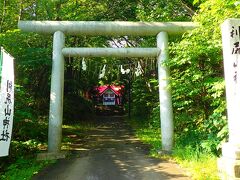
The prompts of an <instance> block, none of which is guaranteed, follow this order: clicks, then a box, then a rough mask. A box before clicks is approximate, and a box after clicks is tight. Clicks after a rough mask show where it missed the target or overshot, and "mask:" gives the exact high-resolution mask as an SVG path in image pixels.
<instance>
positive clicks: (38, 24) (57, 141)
mask: <svg viewBox="0 0 240 180" xmlns="http://www.w3.org/2000/svg"><path fill="white" fill-rule="evenodd" d="M18 27H19V29H21V30H22V31H26V32H36V33H41V34H54V37H53V55H52V58H53V62H52V63H53V64H52V77H51V94H50V111H49V129H48V152H49V153H56V154H57V153H59V152H60V151H61V140H62V115H63V92H64V90H63V88H64V56H66V57H69V56H71V57H73V56H81V57H103V56H107V57H157V60H158V81H159V101H160V119H161V137H162V150H163V151H171V150H172V148H173V139H174V137H173V136H174V130H173V129H174V127H173V110H172V99H171V87H170V80H169V67H167V66H166V62H167V61H168V59H169V57H168V56H169V53H168V34H169V35H172V34H182V33H184V32H186V31H188V30H193V29H194V28H196V27H197V25H196V24H194V23H192V22H165V23H160V22H123V21H19V23H18ZM65 34H66V35H91V36H93V35H111V36H116V35H131V36H157V47H156V48H83V47H81V48H65V47H64V46H65Z"/></svg>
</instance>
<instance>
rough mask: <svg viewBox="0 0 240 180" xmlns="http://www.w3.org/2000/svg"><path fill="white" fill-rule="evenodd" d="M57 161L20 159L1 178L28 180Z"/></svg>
mask: <svg viewBox="0 0 240 180" xmlns="http://www.w3.org/2000/svg"><path fill="white" fill-rule="evenodd" d="M53 162H55V161H36V160H35V159H31V158H29V159H26V158H19V159H18V160H17V161H16V162H15V163H13V164H11V165H10V166H9V167H8V168H7V171H6V172H5V173H4V174H3V175H1V176H0V179H2V180H17V179H21V180H28V179H31V178H32V176H33V175H35V174H37V173H38V172H39V170H41V169H42V168H43V167H45V166H46V165H48V164H50V163H53Z"/></svg>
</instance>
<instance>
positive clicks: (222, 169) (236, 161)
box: [218, 143, 240, 180]
mask: <svg viewBox="0 0 240 180" xmlns="http://www.w3.org/2000/svg"><path fill="white" fill-rule="evenodd" d="M218 170H219V175H220V178H221V179H222V180H240V146H239V145H234V144H231V143H225V144H224V145H223V146H222V157H221V158H219V159H218Z"/></svg>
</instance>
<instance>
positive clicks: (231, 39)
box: [222, 19, 240, 144]
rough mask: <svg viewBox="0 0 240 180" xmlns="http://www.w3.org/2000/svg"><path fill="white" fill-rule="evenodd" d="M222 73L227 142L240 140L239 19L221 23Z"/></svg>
mask: <svg viewBox="0 0 240 180" xmlns="http://www.w3.org/2000/svg"><path fill="white" fill-rule="evenodd" d="M222 43H223V57H224V74H225V83H226V97H227V114H228V128H229V142H231V143H233V144H237V143H238V142H239V141H240V20H239V19H227V20H226V21H225V22H224V23H223V24H222Z"/></svg>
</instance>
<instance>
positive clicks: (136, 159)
mask: <svg viewBox="0 0 240 180" xmlns="http://www.w3.org/2000/svg"><path fill="white" fill-rule="evenodd" d="M66 135H67V134H66ZM68 136H69V137H70V138H71V137H72V138H75V143H74V144H72V145H70V147H71V149H72V152H73V155H72V156H71V157H70V158H68V159H62V160H59V161H57V163H56V164H54V165H51V166H49V167H47V168H46V169H44V170H43V171H42V172H40V173H39V174H38V175H36V176H35V177H33V179H34V180H44V179H46V180H112V179H114V180H135V179H136V180H160V179H163V180H164V179H166V180H169V179H178V180H185V179H186V180H187V179H190V178H189V177H187V176H186V175H184V173H183V170H181V169H180V168H179V167H178V165H176V164H174V163H170V162H168V161H165V160H161V159H154V158H150V157H148V156H147V154H148V147H147V146H146V145H143V144H142V143H141V142H140V141H139V140H138V139H136V138H135V137H134V136H133V133H132V131H131V129H130V127H129V126H128V125H127V124H126V123H125V122H124V121H123V118H121V117H107V118H106V117H101V118H98V119H97V121H95V128H93V129H92V130H90V131H88V132H87V133H85V134H84V135H81V136H80V135H76V134H68Z"/></svg>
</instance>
